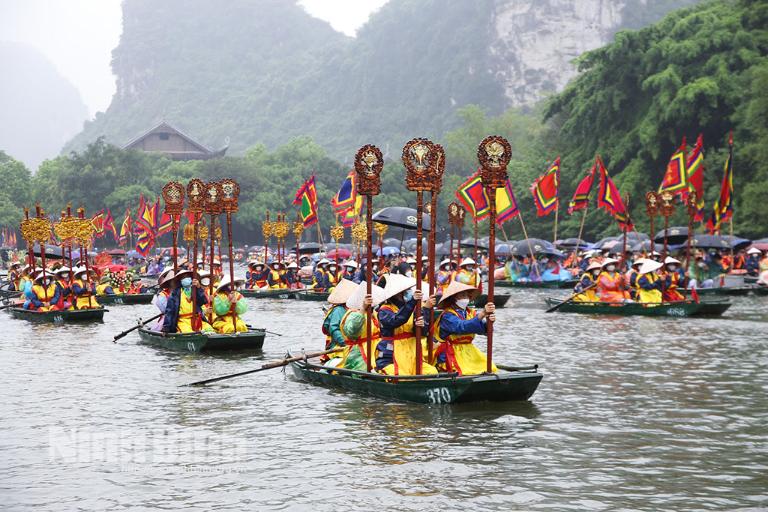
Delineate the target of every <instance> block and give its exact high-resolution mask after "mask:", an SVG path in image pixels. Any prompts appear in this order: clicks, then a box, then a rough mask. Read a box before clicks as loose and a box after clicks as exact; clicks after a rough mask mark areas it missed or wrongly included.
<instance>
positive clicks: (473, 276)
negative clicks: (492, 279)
mask: <svg viewBox="0 0 768 512" xmlns="http://www.w3.org/2000/svg"><path fill="white" fill-rule="evenodd" d="M453 280H454V281H458V282H459V283H462V284H468V285H470V286H474V287H475V288H480V273H479V272H478V271H477V262H475V260H473V259H472V258H464V259H463V260H461V264H460V265H459V270H458V271H457V272H456V275H455V276H454V278H453Z"/></svg>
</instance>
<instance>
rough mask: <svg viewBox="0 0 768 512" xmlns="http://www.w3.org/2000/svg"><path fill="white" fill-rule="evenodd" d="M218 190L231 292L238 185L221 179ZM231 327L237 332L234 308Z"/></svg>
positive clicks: (233, 286)
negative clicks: (224, 223)
mask: <svg viewBox="0 0 768 512" xmlns="http://www.w3.org/2000/svg"><path fill="white" fill-rule="evenodd" d="M218 185H219V190H220V191H221V194H222V195H221V206H222V209H223V210H224V213H225V214H226V215H227V239H228V241H229V282H230V283H232V284H231V285H230V286H231V288H230V289H231V290H232V291H234V289H235V269H234V265H233V261H232V260H233V259H234V255H233V254H234V252H233V250H232V214H233V213H235V212H236V211H237V208H238V205H237V201H238V197H240V185H238V184H237V182H236V181H235V180H233V179H229V178H227V179H223V180H221V181H220V182H219V184H218ZM232 326H233V327H234V329H235V331H234V332H237V312H236V311H235V307H234V305H233V307H232Z"/></svg>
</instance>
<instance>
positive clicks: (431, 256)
mask: <svg viewBox="0 0 768 512" xmlns="http://www.w3.org/2000/svg"><path fill="white" fill-rule="evenodd" d="M435 152H436V153H437V162H436V163H435V171H436V173H437V175H436V179H435V181H434V183H433V186H432V190H431V191H430V193H429V194H430V197H429V198H430V204H429V241H428V242H427V243H428V244H429V250H428V251H427V258H428V260H429V261H428V262H427V266H428V272H429V296H430V297H432V296H433V295H434V294H435V240H436V233H435V231H437V195H438V194H439V193H440V189H441V188H442V186H443V173H444V172H445V150H444V149H443V146H441V145H440V144H435ZM418 279H419V280H421V274H419V277H418ZM434 321H435V308H430V310H429V325H430V326H431V325H432V324H433V323H434ZM433 345H434V329H428V330H427V361H432V349H433Z"/></svg>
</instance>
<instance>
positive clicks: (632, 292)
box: [624, 258, 646, 300]
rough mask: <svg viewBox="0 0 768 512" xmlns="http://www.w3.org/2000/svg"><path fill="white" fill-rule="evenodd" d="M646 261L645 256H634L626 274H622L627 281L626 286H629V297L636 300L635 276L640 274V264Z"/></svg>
mask: <svg viewBox="0 0 768 512" xmlns="http://www.w3.org/2000/svg"><path fill="white" fill-rule="evenodd" d="M644 261H646V260H645V258H636V259H635V260H634V261H633V262H632V266H631V267H630V269H629V271H627V273H626V274H624V276H625V279H626V281H627V286H628V287H629V297H630V298H631V299H632V300H638V299H637V278H638V276H639V275H640V274H639V271H640V266H641V265H642V264H643V262H644Z"/></svg>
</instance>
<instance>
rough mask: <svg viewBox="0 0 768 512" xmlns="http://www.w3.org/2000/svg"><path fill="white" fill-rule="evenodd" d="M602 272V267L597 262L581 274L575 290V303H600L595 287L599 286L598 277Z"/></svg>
mask: <svg viewBox="0 0 768 512" xmlns="http://www.w3.org/2000/svg"><path fill="white" fill-rule="evenodd" d="M601 270H602V266H601V265H600V264H599V263H598V262H596V261H594V262H592V263H590V264H589V265H588V266H587V268H586V270H585V271H584V273H582V274H581V277H580V278H579V282H578V283H576V286H575V287H574V288H573V291H574V292H575V293H576V295H574V296H573V302H600V297H598V296H597V292H595V286H597V277H598V276H599V275H600V271H601Z"/></svg>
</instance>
